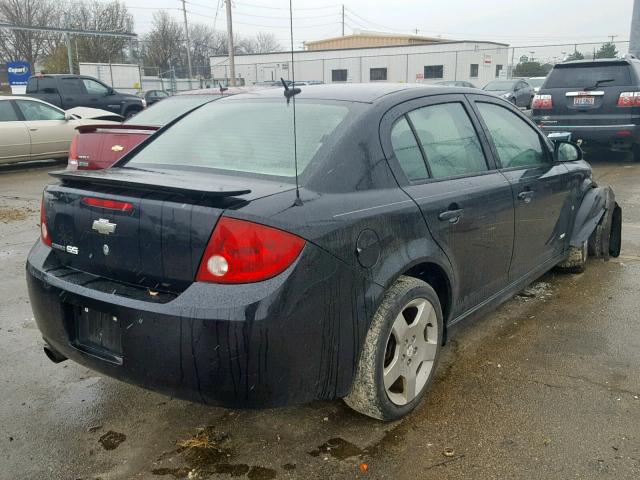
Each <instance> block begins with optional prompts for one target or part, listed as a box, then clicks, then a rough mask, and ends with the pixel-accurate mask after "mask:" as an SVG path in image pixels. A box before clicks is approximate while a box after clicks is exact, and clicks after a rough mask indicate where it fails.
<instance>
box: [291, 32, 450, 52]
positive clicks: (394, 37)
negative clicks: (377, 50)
mask: <svg viewBox="0 0 640 480" xmlns="http://www.w3.org/2000/svg"><path fill="white" fill-rule="evenodd" d="M367 39H372V40H381V41H382V42H384V41H385V40H388V41H389V42H391V43H388V45H402V44H405V45H409V44H414V43H437V42H445V41H447V40H446V39H443V38H441V37H425V36H422V35H408V34H403V33H386V32H371V31H367V30H354V32H353V34H351V35H343V36H339V37H331V38H323V39H321V40H312V41H310V42H304V45H305V47H312V49H313V47H315V46H318V45H323V44H327V43H334V42H348V41H350V40H367ZM398 41H399V42H402V43H397V42H398Z"/></svg>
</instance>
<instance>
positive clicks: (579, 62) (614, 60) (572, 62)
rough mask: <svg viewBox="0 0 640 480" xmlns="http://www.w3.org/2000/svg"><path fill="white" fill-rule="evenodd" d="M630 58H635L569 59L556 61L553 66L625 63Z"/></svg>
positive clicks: (627, 62)
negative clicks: (560, 61)
mask: <svg viewBox="0 0 640 480" xmlns="http://www.w3.org/2000/svg"><path fill="white" fill-rule="evenodd" d="M631 60H636V61H637V59H629V58H596V59H590V60H570V61H568V62H562V63H556V64H555V66H554V68H558V67H559V68H567V67H571V66H573V65H588V64H598V63H609V64H619V65H622V64H627V65H629V63H630V62H631Z"/></svg>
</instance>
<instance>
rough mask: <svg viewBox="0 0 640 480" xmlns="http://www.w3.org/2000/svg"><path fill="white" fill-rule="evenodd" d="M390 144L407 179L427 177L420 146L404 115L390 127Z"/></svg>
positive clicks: (414, 179) (413, 179)
mask: <svg viewBox="0 0 640 480" xmlns="http://www.w3.org/2000/svg"><path fill="white" fill-rule="evenodd" d="M391 146H392V147H393V153H394V154H395V156H396V159H397V160H398V163H399V164H400V167H401V168H402V170H403V171H404V173H405V175H406V176H407V178H408V179H409V180H411V181H416V180H424V179H425V178H429V173H428V172H427V166H426V165H425V163H424V159H423V158H422V153H421V152H420V147H419V146H418V142H417V141H416V137H415V136H414V135H413V132H412V131H411V127H410V126H409V122H407V119H406V118H405V117H402V118H400V120H398V121H397V122H396V123H395V124H394V125H393V128H392V129H391Z"/></svg>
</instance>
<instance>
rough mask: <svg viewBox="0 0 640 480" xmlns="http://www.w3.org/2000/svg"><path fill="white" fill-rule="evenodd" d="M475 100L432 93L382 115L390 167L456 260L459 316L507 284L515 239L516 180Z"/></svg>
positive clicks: (448, 253)
mask: <svg viewBox="0 0 640 480" xmlns="http://www.w3.org/2000/svg"><path fill="white" fill-rule="evenodd" d="M469 108H470V106H469V104H468V103H467V101H466V99H465V98H464V96H463V95H442V96H437V97H433V96H431V97H426V98H423V99H416V100H412V101H409V102H405V103H403V104H400V105H398V106H396V107H394V108H393V109H391V110H390V111H389V112H387V114H386V115H385V116H384V118H383V120H382V123H381V139H382V142H383V148H384V150H385V153H386V156H387V158H388V159H389V161H390V165H391V168H392V169H393V170H394V173H395V174H396V177H397V178H398V181H399V182H400V184H401V185H402V188H403V189H404V190H405V191H406V192H407V194H409V196H410V197H411V198H413V200H414V201H415V202H416V203H417V204H418V206H419V207H420V209H421V212H422V215H423V217H424V220H426V223H427V226H428V228H429V231H430V233H431V235H432V237H433V239H434V240H435V241H436V242H437V243H438V244H439V246H440V247H441V248H442V249H443V251H444V252H445V253H446V255H447V256H448V258H449V260H450V262H451V264H452V266H453V269H454V272H455V275H456V279H455V281H456V282H457V284H458V286H459V294H458V298H459V299H460V301H459V302H458V303H457V304H456V305H455V306H454V309H453V312H452V313H453V316H454V317H455V316H457V315H460V314H462V313H463V312H465V311H467V310H469V309H470V308H472V307H474V306H476V305H478V304H479V303H480V302H482V301H483V300H484V299H486V298H488V297H490V296H491V295H493V294H495V293H496V292H498V291H499V290H501V289H502V288H504V287H505V285H506V284H507V282H508V274H509V263H510V260H511V250H512V247H513V229H514V227H513V197H512V194H511V187H510V185H509V182H508V181H507V180H506V178H505V177H504V176H503V175H502V174H501V173H499V172H498V171H496V170H495V169H494V168H493V167H494V165H493V161H492V158H491V153H490V152H489V148H488V145H487V144H486V139H485V137H484V134H483V133H482V132H480V134H479V133H478V132H479V129H478V125H477V124H476V123H474V120H472V118H471V117H470V116H469ZM421 220H422V219H421Z"/></svg>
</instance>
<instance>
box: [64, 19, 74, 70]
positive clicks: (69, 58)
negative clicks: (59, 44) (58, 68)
mask: <svg viewBox="0 0 640 480" xmlns="http://www.w3.org/2000/svg"><path fill="white" fill-rule="evenodd" d="M64 23H65V27H66V28H69V14H68V13H67V14H65V16H64ZM64 39H65V43H66V44H67V61H68V62H69V73H70V74H72V75H73V56H72V53H71V35H69V32H68V31H67V32H64Z"/></svg>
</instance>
